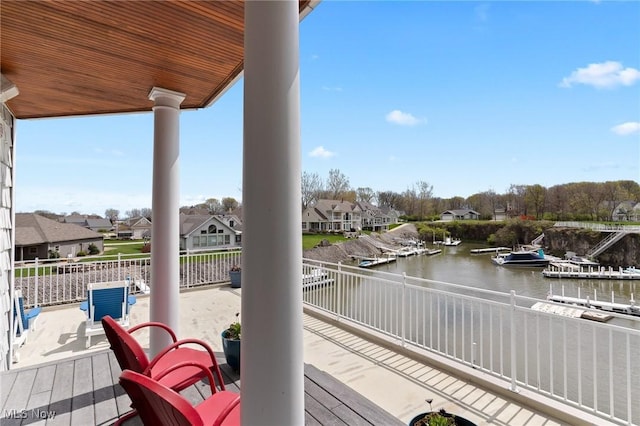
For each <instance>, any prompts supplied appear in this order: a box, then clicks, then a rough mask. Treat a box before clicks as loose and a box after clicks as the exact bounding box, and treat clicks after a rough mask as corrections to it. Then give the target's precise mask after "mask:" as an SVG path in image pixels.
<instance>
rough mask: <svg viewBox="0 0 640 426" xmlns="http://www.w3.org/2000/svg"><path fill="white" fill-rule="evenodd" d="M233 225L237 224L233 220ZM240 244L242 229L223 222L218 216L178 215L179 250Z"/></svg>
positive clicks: (228, 246)
mask: <svg viewBox="0 0 640 426" xmlns="http://www.w3.org/2000/svg"><path fill="white" fill-rule="evenodd" d="M231 222H233V220H231ZM234 225H237V224H235V222H234ZM241 245H242V231H241V230H239V229H238V228H236V227H232V226H231V225H230V223H229V222H226V223H225V220H222V219H221V217H220V216H217V215H216V216H213V215H187V214H181V215H180V250H204V249H209V250H211V249H226V248H233V247H241Z"/></svg>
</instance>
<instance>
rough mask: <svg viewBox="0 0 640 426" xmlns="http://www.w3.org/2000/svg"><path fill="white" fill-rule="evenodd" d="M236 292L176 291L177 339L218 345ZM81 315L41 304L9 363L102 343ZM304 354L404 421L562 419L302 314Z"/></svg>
mask: <svg viewBox="0 0 640 426" xmlns="http://www.w3.org/2000/svg"><path fill="white" fill-rule="evenodd" d="M241 294H242V290H241V289H231V288H230V287H229V286H228V285H220V286H213V287H207V288H202V289H195V290H187V291H183V292H182V293H181V297H180V318H181V322H180V329H179V331H178V338H185V337H196V338H200V339H203V340H205V341H206V342H208V343H209V344H210V345H211V346H212V347H213V349H214V350H215V351H222V345H221V341H220V333H221V332H222V330H224V329H225V328H226V327H227V326H228V325H229V323H231V322H232V321H234V320H235V314H236V312H239V311H240V300H241ZM84 315H85V314H84V312H82V311H81V310H80V309H79V307H78V304H74V305H67V306H65V307H56V308H45V309H43V312H42V313H41V314H40V316H39V318H38V321H37V328H36V330H35V331H32V333H31V334H30V336H29V340H28V342H27V343H26V344H25V345H24V346H23V347H22V348H20V351H19V354H20V361H19V362H18V363H16V364H14V365H13V368H22V367H28V366H33V365H37V364H41V363H45V362H50V361H55V360H59V359H64V358H68V357H71V356H78V355H82V354H88V353H91V352H96V351H101V350H104V349H106V348H108V347H109V346H108V342H107V340H106V337H104V336H97V337H93V338H92V345H91V348H89V349H85V337H84ZM240 319H241V320H242V316H240ZM148 320H149V297H148V296H138V297H137V303H136V304H135V305H134V306H133V307H132V310H131V324H132V325H135V324H139V323H141V322H145V321H148ZM136 337H137V338H138V339H139V340H140V341H141V343H142V344H143V346H145V347H146V346H148V332H147V331H144V330H141V332H140V333H136ZM304 361H305V363H309V364H313V365H314V366H316V367H317V368H318V369H320V370H324V371H326V372H327V373H329V374H331V375H332V376H333V377H335V378H336V379H338V380H340V381H341V382H343V383H345V384H346V385H347V386H349V387H351V388H352V389H354V390H355V391H357V392H358V393H360V394H362V395H363V396H364V397H366V398H368V399H370V400H371V401H372V402H374V403H375V404H377V405H379V406H380V407H381V408H383V409H385V410H386V411H388V412H389V413H391V414H393V415H394V416H396V417H397V418H399V419H400V420H402V421H403V422H405V423H408V422H409V421H410V420H411V419H412V418H413V417H414V416H415V415H416V414H418V413H420V412H424V411H428V410H429V405H428V404H427V403H426V402H425V399H427V398H431V399H433V403H432V406H433V409H434V410H436V409H441V408H444V409H446V410H447V411H448V412H454V413H456V414H458V415H461V416H463V417H466V418H468V419H469V420H471V421H474V422H475V423H477V424H478V425H485V424H492V425H531V426H534V425H549V426H550V425H561V424H568V423H562V422H561V421H559V420H557V419H554V418H551V417H549V416H547V415H545V414H544V413H542V412H540V411H536V410H534V409H533V408H530V407H528V406H525V405H524V404H521V403H517V402H516V401H513V400H510V399H507V398H505V397H503V396H500V395H496V394H494V393H492V392H491V391H488V390H486V389H482V388H480V387H479V386H478V385H475V384H473V383H471V382H470V381H465V380H462V379H460V378H457V377H454V376H452V375H451V374H449V373H447V372H445V371H444V370H441V369H438V368H435V367H433V366H431V365H429V364H428V363H425V362H420V361H417V360H415V359H413V358H411V357H408V356H405V355H402V354H400V353H398V352H395V351H393V350H391V349H389V348H387V347H384V346H381V345H378V344H376V343H373V342H372V341H369V340H367V339H365V338H363V337H360V336H358V335H355V334H352V333H350V332H348V331H345V330H344V329H343V328H339V327H336V326H335V325H332V324H330V323H329V322H325V321H323V320H321V319H319V318H317V317H316V316H311V315H307V314H305V315H304ZM604 423H605V422H604V421H603V422H601V423H599V424H604ZM582 424H593V423H592V422H589V421H585V422H584V423H582Z"/></svg>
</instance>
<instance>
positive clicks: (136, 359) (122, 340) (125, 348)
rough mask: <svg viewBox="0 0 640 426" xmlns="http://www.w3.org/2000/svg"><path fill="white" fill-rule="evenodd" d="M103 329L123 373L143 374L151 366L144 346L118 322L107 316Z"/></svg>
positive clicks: (103, 320)
mask: <svg viewBox="0 0 640 426" xmlns="http://www.w3.org/2000/svg"><path fill="white" fill-rule="evenodd" d="M102 327H103V328H104V332H105V334H106V335H107V339H108V340H109V344H110V345H111V349H112V350H113V353H114V355H115V356H116V359H117V360H118V364H120V368H121V369H122V371H124V370H132V371H135V372H137V373H142V372H143V371H144V370H145V369H146V368H147V367H148V366H149V358H147V355H146V354H145V353H144V349H142V346H140V344H139V343H138V341H137V340H136V339H135V338H134V337H133V336H132V335H131V334H129V332H128V331H127V330H126V329H124V328H123V327H122V326H121V325H120V324H118V322H117V321H116V320H114V319H113V318H111V317H110V316H108V315H107V316H105V317H103V318H102Z"/></svg>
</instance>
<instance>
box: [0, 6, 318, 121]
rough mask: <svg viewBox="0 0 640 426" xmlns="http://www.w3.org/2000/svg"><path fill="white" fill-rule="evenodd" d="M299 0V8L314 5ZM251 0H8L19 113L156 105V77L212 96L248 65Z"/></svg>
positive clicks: (168, 85)
mask: <svg viewBox="0 0 640 426" xmlns="http://www.w3.org/2000/svg"><path fill="white" fill-rule="evenodd" d="M309 2H310V1H309V0H301V1H300V10H301V11H303V10H304V8H306V7H308V6H309ZM243 32H244V2H243V1H174V0H169V1H105V0H96V1H91V2H85V1H70V0H53V1H51V0H34V1H23V0H2V2H0V43H1V44H0V55H1V56H0V69H1V72H2V74H3V75H4V76H5V77H6V78H7V79H9V80H10V81H11V82H12V83H13V84H15V85H16V86H17V88H18V90H19V91H20V94H19V95H18V96H16V97H15V98H13V99H11V100H9V101H8V102H7V105H8V106H9V108H10V109H11V111H12V112H13V113H14V115H15V116H16V118H42V117H64V116H78V115H88V114H105V113H127V112H136V111H150V110H151V107H152V106H153V103H152V102H151V101H150V100H149V99H148V95H149V91H150V90H151V88H152V87H154V86H157V87H162V88H165V89H170V90H175V91H178V92H183V93H186V95H187V96H186V98H185V100H184V102H183V103H182V108H184V109H191V108H203V107H205V106H207V105H209V104H210V103H211V102H212V101H213V100H214V99H215V98H216V97H217V96H218V95H219V94H221V93H222V92H224V90H225V89H226V88H227V87H228V86H229V84H230V83H231V82H232V81H233V80H234V79H235V78H236V77H237V76H238V75H239V74H240V73H241V72H242V69H243V58H244V52H243V50H244V49H243V43H244V41H243Z"/></svg>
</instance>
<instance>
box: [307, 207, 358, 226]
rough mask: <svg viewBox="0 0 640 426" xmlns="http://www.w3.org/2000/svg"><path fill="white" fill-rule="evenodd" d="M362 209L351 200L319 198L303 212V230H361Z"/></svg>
mask: <svg viewBox="0 0 640 426" xmlns="http://www.w3.org/2000/svg"><path fill="white" fill-rule="evenodd" d="M361 229H362V209H361V208H360V206H358V204H356V203H352V202H349V201H344V200H341V201H338V200H317V201H316V202H315V203H314V204H312V205H310V206H308V207H307V208H306V209H304V211H303V212H302V230H303V231H332V232H344V231H352V230H353V231H359V230H361Z"/></svg>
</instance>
